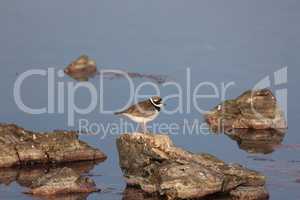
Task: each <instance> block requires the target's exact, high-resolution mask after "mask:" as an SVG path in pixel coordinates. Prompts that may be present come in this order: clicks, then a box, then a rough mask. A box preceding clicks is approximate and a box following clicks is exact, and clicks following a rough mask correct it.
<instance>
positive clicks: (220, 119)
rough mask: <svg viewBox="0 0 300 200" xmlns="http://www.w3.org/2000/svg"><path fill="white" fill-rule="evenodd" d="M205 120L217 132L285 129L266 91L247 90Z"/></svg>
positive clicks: (273, 101)
mask: <svg viewBox="0 0 300 200" xmlns="http://www.w3.org/2000/svg"><path fill="white" fill-rule="evenodd" d="M205 119H206V122H207V123H208V124H209V125H210V126H211V127H213V129H217V130H218V131H221V130H228V129H232V128H237V129H242V128H252V129H270V128H273V129H285V128H287V124H286V121H285V119H284V114H283V112H282V111H281V109H280V107H279V105H278V103H277V101H276V98H275V96H274V95H273V94H272V92H271V91H270V90H268V89H262V90H256V91H251V90H249V91H246V92H244V93H243V94H242V95H241V96H239V97H238V98H236V99H233V100H226V101H224V102H223V103H221V104H219V105H218V106H216V107H215V108H213V109H212V110H211V111H209V112H208V113H206V115H205Z"/></svg>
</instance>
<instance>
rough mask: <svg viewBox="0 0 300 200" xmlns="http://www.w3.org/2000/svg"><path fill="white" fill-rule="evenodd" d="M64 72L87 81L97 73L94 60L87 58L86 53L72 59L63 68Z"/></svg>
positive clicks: (79, 79)
mask: <svg viewBox="0 0 300 200" xmlns="http://www.w3.org/2000/svg"><path fill="white" fill-rule="evenodd" d="M64 72H65V74H67V75H69V76H70V77H72V78H73V79H75V80H78V81H88V80H89V78H91V77H93V76H95V75H96V74H97V65H96V61H95V60H93V59H91V58H89V57H88V56H87V55H81V56H80V57H79V58H77V59H76V60H74V61H72V62H71V63H70V64H69V65H68V66H67V67H66V68H65V70H64Z"/></svg>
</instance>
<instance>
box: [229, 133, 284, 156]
mask: <svg viewBox="0 0 300 200" xmlns="http://www.w3.org/2000/svg"><path fill="white" fill-rule="evenodd" d="M285 131H286V130H285V129H263V130H254V129H231V130H228V131H226V132H225V134H226V135H227V136H229V137H230V138H231V139H233V140H235V141H236V142H237V144H238V146H239V148H240V149H242V150H244V151H246V152H248V153H260V154H270V153H272V152H274V151H275V150H276V149H278V148H279V147H280V145H281V143H282V141H283V138H284V136H285Z"/></svg>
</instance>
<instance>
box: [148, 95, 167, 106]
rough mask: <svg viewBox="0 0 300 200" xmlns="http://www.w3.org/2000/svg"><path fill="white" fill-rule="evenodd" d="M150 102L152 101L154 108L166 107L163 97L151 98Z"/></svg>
mask: <svg viewBox="0 0 300 200" xmlns="http://www.w3.org/2000/svg"><path fill="white" fill-rule="evenodd" d="M150 101H151V103H152V104H153V105H154V106H156V107H160V108H161V107H163V106H164V104H163V102H162V98H161V97H159V96H154V97H151V98H150Z"/></svg>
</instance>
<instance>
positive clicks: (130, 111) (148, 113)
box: [114, 96, 165, 133]
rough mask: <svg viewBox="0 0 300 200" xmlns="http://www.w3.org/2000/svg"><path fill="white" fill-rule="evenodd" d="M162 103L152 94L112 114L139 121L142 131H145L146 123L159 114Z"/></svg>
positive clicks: (160, 99) (159, 98)
mask: <svg viewBox="0 0 300 200" xmlns="http://www.w3.org/2000/svg"><path fill="white" fill-rule="evenodd" d="M164 105H165V104H164V103H163V102H162V98H161V97H159V96H153V97H150V98H149V99H147V100H144V101H141V102H138V103H137V104H134V105H132V106H130V107H129V108H127V109H125V110H123V111H120V112H115V113H114V114H115V115H121V116H126V117H128V118H129V119H131V120H132V121H134V122H137V123H139V124H140V125H142V127H143V132H144V133H147V123H148V122H150V121H153V120H154V119H155V118H156V117H157V116H158V115H159V112H160V111H161V108H162V107H163V106H164Z"/></svg>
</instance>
